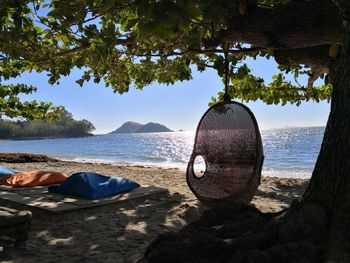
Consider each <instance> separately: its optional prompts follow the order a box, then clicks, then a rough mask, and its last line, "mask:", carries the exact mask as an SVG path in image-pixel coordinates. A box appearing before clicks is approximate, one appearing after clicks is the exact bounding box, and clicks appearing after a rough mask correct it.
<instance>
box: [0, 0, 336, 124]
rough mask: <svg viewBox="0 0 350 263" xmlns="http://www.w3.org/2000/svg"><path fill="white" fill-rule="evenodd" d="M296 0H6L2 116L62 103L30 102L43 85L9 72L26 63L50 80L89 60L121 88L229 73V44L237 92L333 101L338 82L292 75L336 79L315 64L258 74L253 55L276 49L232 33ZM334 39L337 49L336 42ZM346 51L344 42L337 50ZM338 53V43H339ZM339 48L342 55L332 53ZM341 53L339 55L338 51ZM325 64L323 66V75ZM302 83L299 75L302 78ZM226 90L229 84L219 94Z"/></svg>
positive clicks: (49, 110)
mask: <svg viewBox="0 0 350 263" xmlns="http://www.w3.org/2000/svg"><path fill="white" fill-rule="evenodd" d="M287 2H288V1H286V0H260V1H255V0H235V1H230V0H216V1H212V0H198V1H186V0H160V1H149V0H52V1H50V2H48V1H44V0H18V1H13V0H4V1H1V3H0V116H1V115H7V116H10V117H14V116H24V117H28V118H48V117H49V118H50V117H54V116H57V115H58V113H59V111H60V110H62V108H61V107H55V106H53V105H52V104H51V103H44V102H35V101H33V102H21V100H20V99H19V94H21V93H25V94H28V93H31V92H35V91H36V88H35V87H31V86H27V85H24V84H18V85H5V84H4V83H6V82H5V81H6V80H8V79H11V78H15V77H17V76H20V75H21V73H23V72H25V71H29V72H32V71H36V72H46V73H47V75H48V77H49V80H48V82H49V84H55V83H58V82H59V79H60V77H61V76H67V75H69V74H70V72H71V70H72V69H74V68H79V69H82V72H83V74H82V76H81V78H80V79H78V80H76V82H77V83H78V84H79V85H81V86H82V85H83V84H84V82H86V81H90V80H93V81H94V82H95V83H99V82H100V81H101V80H103V81H104V83H105V85H106V86H109V87H111V88H112V89H113V91H114V92H117V93H124V92H127V91H128V90H129V88H130V86H135V87H136V88H138V89H142V88H144V87H145V86H147V85H149V84H151V83H152V82H159V83H165V84H173V83H175V82H176V81H184V80H189V79H191V69H192V68H193V67H196V68H197V69H198V70H199V71H204V70H205V69H207V68H212V69H214V70H216V71H217V72H218V75H219V76H221V77H222V78H223V79H224V72H225V63H224V55H223V47H227V48H228V50H229V56H228V59H229V61H230V68H229V79H230V87H229V92H230V95H231V97H233V98H238V99H242V100H245V101H255V100H258V99H260V100H262V101H264V102H265V103H267V104H279V103H280V104H283V105H284V104H286V103H287V102H290V103H295V104H297V105H299V104H300V103H301V102H302V101H309V100H313V101H317V102H318V101H320V100H329V99H330V94H331V90H332V88H331V85H329V84H327V81H325V85H322V86H318V87H315V86H313V85H312V84H313V82H314V80H315V79H316V78H314V79H313V81H312V82H310V81H309V83H308V84H305V85H299V84H298V83H299V82H298V81H296V82H290V81H287V80H286V77H285V75H286V74H292V75H293V76H294V78H295V79H296V80H298V78H300V76H301V75H306V76H309V78H311V77H314V76H316V77H321V78H325V79H327V78H326V74H327V72H315V69H312V68H309V67H307V66H305V65H281V64H280V65H279V70H280V72H279V73H277V74H276V75H275V76H273V79H272V81H271V83H265V81H264V80H263V79H262V78H260V77H257V76H254V75H253V74H252V73H251V71H250V69H249V68H248V67H247V65H246V64H245V63H244V61H245V60H246V59H247V58H254V59H256V58H258V57H265V58H270V57H274V49H273V48H266V47H258V46H253V45H250V44H249V43H241V42H230V41H227V39H226V38H225V34H226V32H227V31H229V30H232V27H234V25H233V24H232V21H233V20H234V19H237V17H238V18H240V17H242V18H244V16H245V14H246V13H247V12H249V9H250V8H251V6H253V5H258V6H260V7H262V8H268V9H272V8H276V7H278V6H280V5H284V4H286V3H287ZM334 47H336V46H333V47H332V48H333V50H334ZM337 52H338V51H337V50H336V51H335V53H337ZM333 53H334V52H333ZM330 55H332V54H331V53H330ZM335 55H336V54H335ZM316 73H317V74H316ZM295 83H297V84H295ZM222 99H223V93H222V92H221V93H219V94H218V97H217V98H214V97H213V98H212V100H213V101H212V103H215V102H217V101H218V100H222Z"/></svg>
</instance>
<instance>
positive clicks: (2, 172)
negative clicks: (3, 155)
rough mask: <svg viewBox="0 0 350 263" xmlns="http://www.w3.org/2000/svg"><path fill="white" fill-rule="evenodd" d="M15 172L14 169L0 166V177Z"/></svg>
mask: <svg viewBox="0 0 350 263" xmlns="http://www.w3.org/2000/svg"><path fill="white" fill-rule="evenodd" d="M15 173H17V172H16V171H15V170H10V169H7V168H5V167H3V166H0V178H1V177H5V176H9V175H13V174H15Z"/></svg>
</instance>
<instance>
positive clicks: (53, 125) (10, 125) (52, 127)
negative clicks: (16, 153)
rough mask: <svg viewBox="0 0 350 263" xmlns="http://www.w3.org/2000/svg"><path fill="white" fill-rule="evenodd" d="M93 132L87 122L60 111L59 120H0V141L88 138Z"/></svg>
mask: <svg viewBox="0 0 350 263" xmlns="http://www.w3.org/2000/svg"><path fill="white" fill-rule="evenodd" d="M94 130H95V127H94V125H93V124H92V123H91V122H89V121H88V120H79V121H77V120H74V119H73V116H72V114H71V113H69V112H67V111H66V110H62V111H61V112H60V113H59V120H57V121H53V122H49V121H47V120H16V121H11V120H0V139H38V138H40V139H43V138H71V137H84V136H90V135H91V132H92V131H94Z"/></svg>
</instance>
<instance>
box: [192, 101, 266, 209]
mask: <svg viewBox="0 0 350 263" xmlns="http://www.w3.org/2000/svg"><path fill="white" fill-rule="evenodd" d="M200 156H201V157H203V159H204V162H205V170H204V171H202V172H203V173H202V174H200V173H198V172H196V171H195V168H194V166H195V165H194V164H195V162H197V161H196V158H199V159H200ZM263 160H264V155H263V148H262V142H261V136H260V132H259V128H258V124H257V122H256V120H255V117H254V115H253V113H252V112H251V111H250V110H249V109H248V108H247V107H246V106H244V105H243V104H241V103H238V102H234V101H227V102H223V103H218V104H216V105H214V106H213V107H211V108H210V109H209V110H207V112H206V113H205V114H204V116H203V117H202V119H201V120H200V122H199V124H198V127H197V132H196V137H195V143H194V149H193V152H192V155H191V159H190V161H189V163H188V166H187V174H186V177H187V183H188V185H189V187H190V189H191V190H192V192H193V193H194V194H195V195H196V197H197V198H198V199H199V200H200V201H202V202H203V203H204V204H206V205H215V204H216V203H218V202H221V201H223V200H225V199H231V198H233V199H239V200H242V201H246V202H248V203H249V202H250V201H251V200H252V199H253V197H254V195H255V192H256V190H257V189H258V186H259V184H260V176H261V169H262V164H263Z"/></svg>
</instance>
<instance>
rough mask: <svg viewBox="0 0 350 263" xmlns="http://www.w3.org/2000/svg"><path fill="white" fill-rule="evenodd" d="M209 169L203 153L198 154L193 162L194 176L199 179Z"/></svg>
mask: <svg viewBox="0 0 350 263" xmlns="http://www.w3.org/2000/svg"><path fill="white" fill-rule="evenodd" d="M206 169H207V165H206V163H205V159H204V157H203V156H202V155H197V156H196V158H195V159H194V162H193V173H194V176H195V177H196V178H198V179H200V178H202V177H203V176H204V174H205V171H206Z"/></svg>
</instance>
